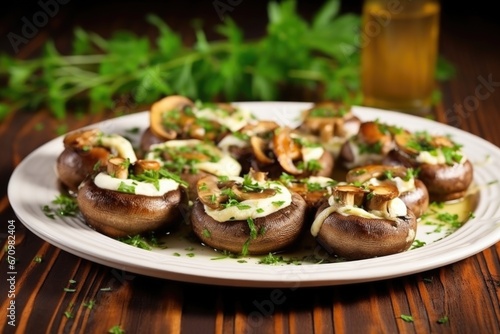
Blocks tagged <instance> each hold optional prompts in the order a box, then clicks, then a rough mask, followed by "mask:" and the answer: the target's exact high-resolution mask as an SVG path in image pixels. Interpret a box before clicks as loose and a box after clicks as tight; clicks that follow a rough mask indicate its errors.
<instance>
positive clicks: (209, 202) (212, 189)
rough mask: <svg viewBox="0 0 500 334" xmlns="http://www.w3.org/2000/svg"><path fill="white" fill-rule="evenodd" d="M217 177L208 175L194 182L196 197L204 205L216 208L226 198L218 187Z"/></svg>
mask: <svg viewBox="0 0 500 334" xmlns="http://www.w3.org/2000/svg"><path fill="white" fill-rule="evenodd" d="M218 181H219V180H218V178H217V177H216V176H213V175H210V176H206V177H204V178H201V179H199V180H198V182H197V183H196V189H197V191H198V198H199V199H200V201H201V202H202V203H203V204H205V205H206V206H208V207H210V208H212V209H217V208H219V207H220V205H221V203H222V202H224V201H226V200H227V195H223V194H222V191H221V190H220V189H219V185H218Z"/></svg>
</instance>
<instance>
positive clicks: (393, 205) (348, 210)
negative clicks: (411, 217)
mask: <svg viewBox="0 0 500 334" xmlns="http://www.w3.org/2000/svg"><path fill="white" fill-rule="evenodd" d="M328 204H329V205H330V206H329V207H327V208H325V209H324V210H323V211H321V212H320V213H319V214H318V215H317V216H316V218H315V219H314V221H313V223H312V225H311V235H312V236H313V237H316V236H317V235H318V233H319V231H320V229H321V226H323V223H324V222H325V220H326V218H328V216H329V215H331V214H332V213H334V212H338V213H339V214H341V215H343V216H359V217H363V218H368V219H390V220H396V219H397V218H398V217H403V216H406V214H407V213H408V211H407V208H406V205H405V203H404V202H403V201H402V200H401V199H400V198H394V199H392V200H390V201H389V203H387V211H375V210H373V211H367V210H365V209H363V208H360V207H356V206H352V205H341V204H339V203H337V202H335V199H334V198H333V196H330V198H328Z"/></svg>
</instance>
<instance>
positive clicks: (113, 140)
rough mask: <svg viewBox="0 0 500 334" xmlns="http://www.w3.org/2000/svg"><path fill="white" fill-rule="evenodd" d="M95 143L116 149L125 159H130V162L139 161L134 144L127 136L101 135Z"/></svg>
mask: <svg viewBox="0 0 500 334" xmlns="http://www.w3.org/2000/svg"><path fill="white" fill-rule="evenodd" d="M94 145H99V146H104V147H107V148H110V149H112V150H115V151H116V153H117V154H118V156H120V157H121V158H123V159H129V161H130V163H134V162H136V161H137V156H136V155H135V151H134V148H133V147H132V144H131V143H130V142H129V141H128V140H127V139H126V138H125V137H122V136H119V135H116V134H112V135H105V134H103V135H102V136H99V137H98V138H96V140H95V143H94Z"/></svg>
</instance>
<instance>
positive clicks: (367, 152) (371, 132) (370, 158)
mask: <svg viewBox="0 0 500 334" xmlns="http://www.w3.org/2000/svg"><path fill="white" fill-rule="evenodd" d="M400 131H402V130H401V129H400V128H397V127H395V126H391V125H388V124H385V123H381V122H379V121H378V120H376V121H367V122H363V123H361V125H360V127H359V131H358V133H357V134H356V135H354V136H352V137H351V138H349V139H348V140H347V141H346V142H345V143H344V144H343V145H342V148H341V151H340V157H339V160H340V161H341V165H342V166H343V167H344V168H346V169H348V170H349V169H352V168H356V167H360V166H364V165H370V164H378V163H381V162H382V161H383V159H384V158H385V156H386V155H387V153H389V152H390V151H391V150H392V149H393V148H394V140H393V135H394V134H395V133H398V132H400Z"/></svg>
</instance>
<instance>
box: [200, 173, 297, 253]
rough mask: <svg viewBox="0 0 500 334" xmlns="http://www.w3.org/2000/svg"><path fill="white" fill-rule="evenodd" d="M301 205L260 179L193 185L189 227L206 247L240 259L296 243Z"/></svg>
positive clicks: (292, 195)
mask: <svg viewBox="0 0 500 334" xmlns="http://www.w3.org/2000/svg"><path fill="white" fill-rule="evenodd" d="M305 210H306V203H305V202H304V200H303V199H302V197H300V196H299V195H298V194H295V193H293V192H290V191H289V190H288V189H287V188H286V187H285V186H283V185H282V184H280V183H278V182H274V181H268V180H266V177H265V174H264V173H260V172H254V171H251V172H250V173H249V174H246V175H245V176H244V177H226V178H217V177H215V176H208V177H205V178H203V179H200V180H199V181H198V199H197V200H196V201H195V203H194V205H193V210H192V214H191V225H192V228H193V231H194V233H195V234H196V235H197V236H198V238H199V239H200V240H201V241H202V242H203V243H204V244H206V245H208V246H210V247H212V248H214V249H216V250H220V251H229V252H232V253H236V254H242V255H259V254H268V253H269V252H276V251H281V250H284V249H286V248H288V247H290V246H291V245H292V244H294V243H295V242H296V241H297V239H298V238H299V236H300V234H301V232H302V230H303V226H304V217H305Z"/></svg>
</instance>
